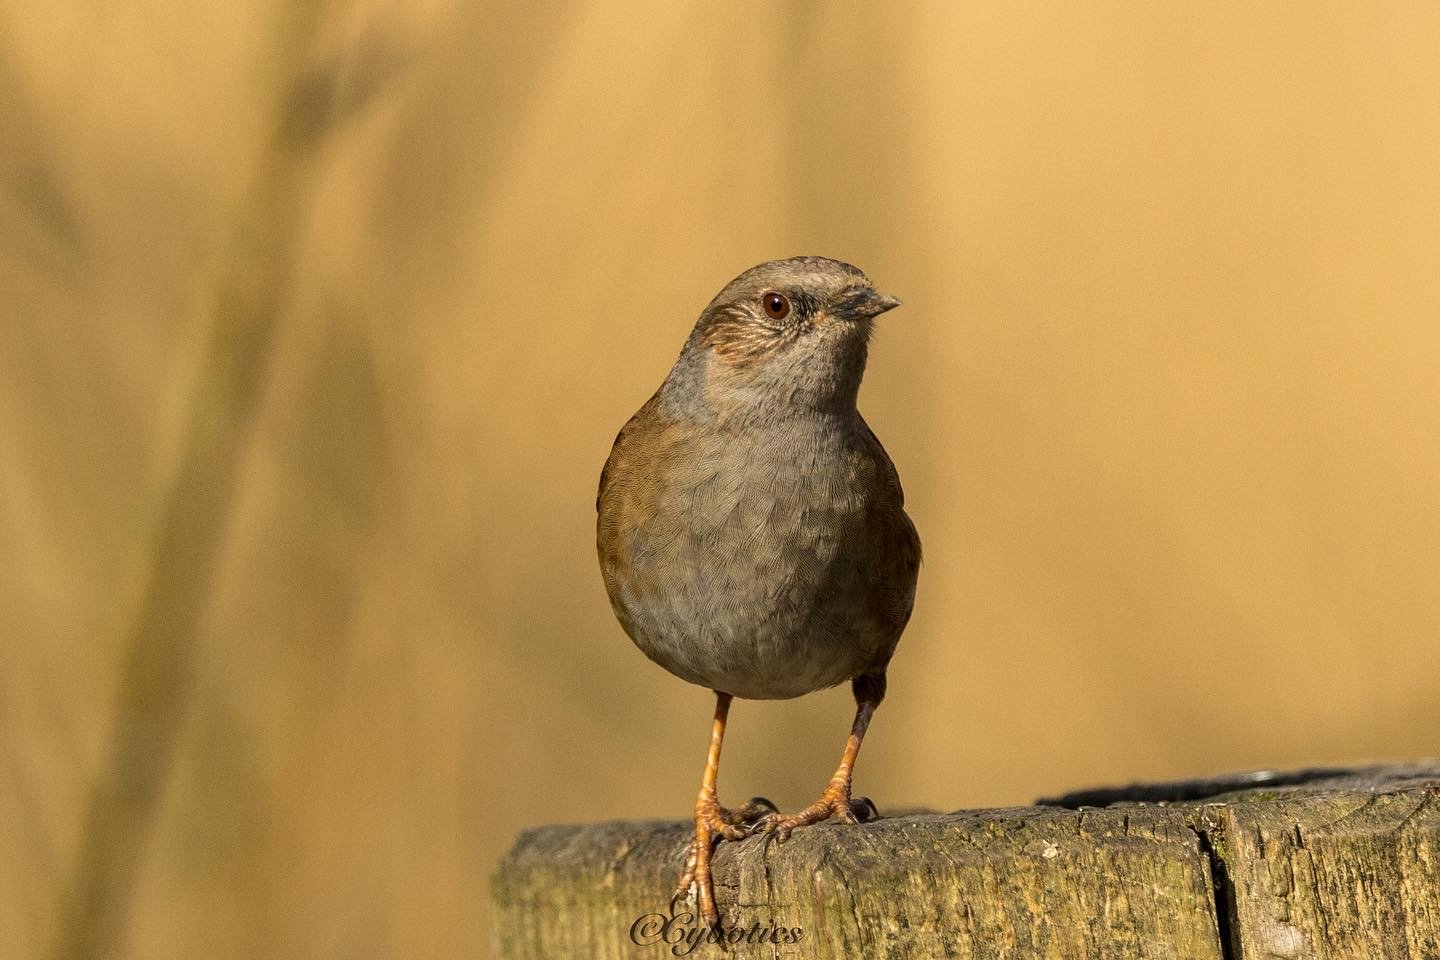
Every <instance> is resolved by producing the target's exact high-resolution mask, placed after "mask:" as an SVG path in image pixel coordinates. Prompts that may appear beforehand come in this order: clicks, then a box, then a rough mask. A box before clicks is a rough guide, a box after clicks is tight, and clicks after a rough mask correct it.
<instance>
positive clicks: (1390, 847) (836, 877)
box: [493, 766, 1440, 960]
mask: <svg viewBox="0 0 1440 960" xmlns="http://www.w3.org/2000/svg"><path fill="white" fill-rule="evenodd" d="M1437 792H1440V767H1434V766H1419V767H1375V768H1368V769H1364V770H1355V771H1336V770H1320V771H1302V772H1300V773H1296V774H1284V775H1277V774H1251V775H1244V776H1242V777H1237V778H1221V779H1216V780H1209V781H1193V782H1186V783H1177V784H1160V785H1153V786H1149V787H1146V786H1137V787H1129V788H1122V789H1118V790H1101V791H1087V792H1085V793H1083V794H1074V795H1071V796H1069V797H1060V798H1058V799H1055V800H1050V801H1045V805H1039V806H1034V807H1024V808H1011V809H999V810H974V811H961V812H958V813H951V814H934V813H921V814H912V815H907V816H900V817H892V818H885V819H881V820H878V821H875V822H873V823H868V824H861V825H846V824H838V823H837V824H825V825H822V826H819V827H815V828H811V829H808V830H805V831H802V832H799V833H797V834H795V836H794V837H793V838H791V840H790V841H789V842H787V843H785V844H783V845H781V844H776V843H775V842H773V841H771V840H768V839H767V838H764V837H754V838H751V839H748V840H745V841H742V842H740V843H726V844H722V845H721V846H720V847H719V849H718V850H717V853H716V858H715V877H716V894H717V898H718V900H719V902H720V905H721V909H722V915H723V920H722V922H723V925H724V926H725V927H726V928H727V929H734V930H736V931H738V933H732V934H731V936H732V937H737V936H740V937H744V936H748V937H749V942H747V941H746V940H745V939H740V940H739V942H736V943H733V944H732V945H731V946H730V948H729V954H730V956H732V957H736V958H745V957H769V958H774V957H777V956H779V957H787V958H788V957H794V958H797V960H801V958H812V957H813V958H819V957H889V958H909V957H956V958H981V957H985V958H990V957H1004V958H1011V960H1028V958H1040V957H1046V958H1068V957H1086V958H1109V957H1114V958H1127V960H1135V958H1156V960H1159V958H1167V960H1168V958H1197V960H1198V958H1215V960H1251V958H1269V957H1285V958H1290V957H1294V958H1309V957H1315V958H1338V957H1356V958H1362V957H1364V958H1370V957H1375V958H1379V957H1385V958H1389V957H1396V958H1401V957H1403V958H1415V960H1420V958H1433V957H1437V956H1440V849H1437V843H1440V804H1436V803H1435V802H1434V800H1435V797H1436V795H1437ZM1172 798H1173V799H1172ZM689 829H690V828H689V825H688V824H686V823H681V822H659V821H650V822H631V823H608V824H594V825H588V826H551V827H541V828H538V829H534V830H529V831H526V832H524V833H522V834H521V835H520V837H519V839H518V840H517V841H516V843H515V845H514V847H513V849H512V850H511V852H510V854H509V855H508V856H507V857H506V858H505V859H504V861H503V862H502V864H501V867H500V870H499V873H498V875H497V876H496V877H495V882H494V885H493V893H494V899H495V904H496V908H497V928H496V939H497V953H498V955H499V956H500V957H502V958H506V960H521V958H542V957H572V956H573V957H596V958H608V957H640V956H655V957H662V956H672V955H686V954H689V953H695V954H698V953H700V952H702V951H712V952H713V951H715V950H716V949H717V948H716V947H715V946H713V945H708V944H699V945H694V944H692V943H691V942H689V941H688V940H684V939H682V938H683V937H685V936H687V935H688V936H692V937H693V936H695V933H693V932H691V931H693V930H694V927H693V925H689V926H687V925H686V924H685V923H684V922H683V921H685V920H686V917H687V914H688V913H689V912H690V911H689V908H687V907H686V906H685V905H683V904H680V905H678V906H677V908H676V911H675V916H676V918H677V919H676V921H675V922H673V923H671V924H670V926H669V927H668V928H667V927H664V926H663V925H662V924H663V921H664V920H665V919H667V918H668V917H669V916H670V915H669V914H668V910H667V904H666V897H667V896H668V893H669V891H670V888H671V885H672V884H673V882H674V878H675V876H676V875H677V874H678V872H679V869H680V864H681V859H682V857H683V855H684V850H685V844H686V841H687V838H688V836H689ZM647 916H648V917H649V918H650V919H649V920H648V924H649V925H648V926H647V920H646V919H645V918H646V917H647ZM637 921H638V922H637ZM667 937H668V938H669V941H668V942H660V941H664V940H665V939H666V938H667ZM777 939H779V940H781V941H783V942H775V941H776V940H777ZM636 940H639V941H641V943H639V944H637V943H636V942H635V941H636Z"/></svg>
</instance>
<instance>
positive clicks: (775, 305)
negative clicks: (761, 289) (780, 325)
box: [760, 291, 790, 320]
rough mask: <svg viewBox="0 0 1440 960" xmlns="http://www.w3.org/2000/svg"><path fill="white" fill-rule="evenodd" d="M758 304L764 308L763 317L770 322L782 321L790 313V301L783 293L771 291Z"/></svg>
mask: <svg viewBox="0 0 1440 960" xmlns="http://www.w3.org/2000/svg"><path fill="white" fill-rule="evenodd" d="M760 303H761V304H763V305H764V307H765V316H767V317H769V318H770V319H771V320H784V319H785V317H786V316H787V315H788V314H789V313H790V301H789V300H788V299H786V297H785V294H783V293H775V292H774V291H771V292H770V293H767V294H765V295H763V296H762V297H761V298H760Z"/></svg>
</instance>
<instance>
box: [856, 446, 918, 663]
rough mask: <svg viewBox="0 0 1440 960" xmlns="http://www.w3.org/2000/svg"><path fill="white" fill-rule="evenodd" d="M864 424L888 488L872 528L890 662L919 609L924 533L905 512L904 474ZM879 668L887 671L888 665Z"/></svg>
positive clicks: (880, 612)
mask: <svg viewBox="0 0 1440 960" xmlns="http://www.w3.org/2000/svg"><path fill="white" fill-rule="evenodd" d="M860 425H861V427H862V438H863V441H864V443H865V445H866V446H868V447H869V452H870V455H871V456H872V457H873V458H874V461H875V463H876V464H878V465H879V467H880V470H881V474H882V477H883V479H884V481H885V487H886V495H883V496H878V497H876V498H875V500H874V504H873V507H872V510H873V512H872V514H871V521H870V528H871V531H872V534H871V535H872V536H873V537H874V538H875V549H874V556H876V557H877V558H879V559H878V564H879V566H878V569H877V570H876V571H875V578H876V579H875V586H876V590H875V591H874V593H873V594H872V596H873V597H874V602H875V607H876V609H875V611H874V612H875V615H876V617H877V619H879V620H880V621H881V622H882V623H884V624H885V625H886V626H887V627H888V628H889V632H891V636H892V637H893V639H892V640H891V643H890V650H889V651H887V652H886V654H885V657H884V660H885V661H888V660H889V658H890V656H889V655H890V653H891V652H893V651H894V645H895V644H896V643H898V642H899V640H900V634H901V632H902V631H904V629H905V625H906V624H907V623H909V622H910V611H911V610H912V609H913V608H914V606H915V584H916V581H917V580H918V579H919V575H920V559H921V548H920V534H919V533H918V532H917V531H916V529H915V524H914V523H912V522H911V520H910V516H909V514H907V513H906V512H905V490H904V488H903V487H901V485H900V474H899V473H898V472H897V471H896V470H895V464H894V463H893V462H892V461H891V460H890V456H889V455H888V454H887V453H886V452H885V447H884V445H883V444H881V443H880V438H878V437H876V436H875V432H874V431H873V430H871V429H870V426H869V424H867V423H865V421H864V420H863V419H861V421H860ZM877 666H878V667H879V668H880V669H881V670H883V669H884V662H883V661H882V662H881V663H880V664H878V665H877Z"/></svg>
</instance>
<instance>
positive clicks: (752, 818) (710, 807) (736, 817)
mask: <svg viewBox="0 0 1440 960" xmlns="http://www.w3.org/2000/svg"><path fill="white" fill-rule="evenodd" d="M778 812H779V811H778V810H777V809H776V807H775V804H773V803H771V802H770V801H769V800H766V799H765V798H764V797H753V798H751V799H750V800H749V801H748V802H747V803H746V804H745V805H744V806H741V807H735V808H733V809H732V808H727V807H722V806H720V803H719V801H717V800H716V799H715V798H714V797H702V798H701V799H700V800H698V801H697V802H696V804H695V838H694V839H693V840H691V841H690V853H689V854H688V855H687V856H686V858H685V870H684V872H682V873H681V874H680V883H679V884H678V885H676V887H675V893H674V894H673V895H672V896H671V897H670V914H671V916H674V914H675V905H676V904H677V903H681V902H683V903H693V904H696V905H697V906H698V908H699V910H700V921H701V923H703V924H705V926H707V927H711V928H713V927H715V926H716V925H717V924H719V922H720V914H719V912H718V911H717V910H716V909H715V882H714V879H713V878H712V877H711V874H710V854H711V852H712V851H713V849H714V846H715V844H716V843H718V842H719V841H721V840H743V839H745V838H746V837H748V836H750V834H751V833H753V832H754V831H755V828H756V827H757V826H758V825H759V824H761V823H763V822H764V821H765V820H766V819H767V818H770V817H774V816H775V815H776V814H777V813H778Z"/></svg>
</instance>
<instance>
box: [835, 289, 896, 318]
mask: <svg viewBox="0 0 1440 960" xmlns="http://www.w3.org/2000/svg"><path fill="white" fill-rule="evenodd" d="M898 306H900V300H899V298H897V297H892V296H890V295H889V294H888V293H881V292H880V291H879V290H876V289H875V288H874V287H865V288H864V289H862V290H857V291H855V292H854V293H852V294H850V295H849V296H847V297H845V299H843V300H841V301H840V302H839V303H838V304H836V305H835V309H834V310H832V311H831V313H832V314H833V315H834V316H835V317H837V318H838V319H840V320H863V319H866V318H868V317H878V316H879V315H880V314H882V313H884V312H885V311H886V310H894V309H895V308H896V307H898Z"/></svg>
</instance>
